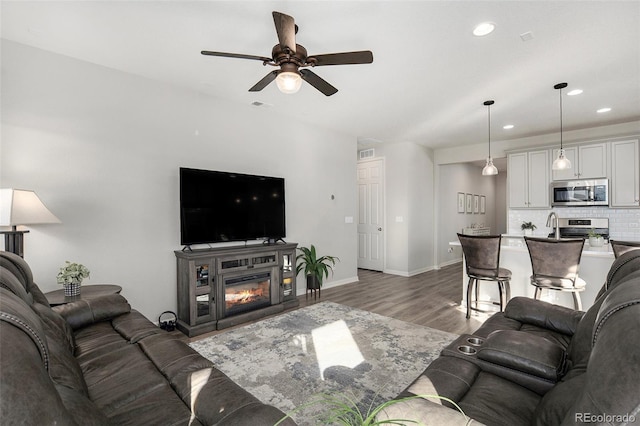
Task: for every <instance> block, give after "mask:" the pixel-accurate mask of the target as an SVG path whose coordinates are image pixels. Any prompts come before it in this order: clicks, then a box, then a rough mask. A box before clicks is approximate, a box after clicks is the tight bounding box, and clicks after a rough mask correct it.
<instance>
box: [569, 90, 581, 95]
mask: <svg viewBox="0 0 640 426" xmlns="http://www.w3.org/2000/svg"><path fill="white" fill-rule="evenodd" d="M580 93H582V89H573V90H571V91H569V92H567V95H569V96H575V95H579V94H580Z"/></svg>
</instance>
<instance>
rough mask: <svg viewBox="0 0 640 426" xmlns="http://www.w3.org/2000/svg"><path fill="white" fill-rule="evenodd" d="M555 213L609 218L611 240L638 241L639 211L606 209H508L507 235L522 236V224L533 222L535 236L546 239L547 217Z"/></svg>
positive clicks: (547, 232) (639, 236)
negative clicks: (535, 227)
mask: <svg viewBox="0 0 640 426" xmlns="http://www.w3.org/2000/svg"><path fill="white" fill-rule="evenodd" d="M552 210H553V211H555V212H556V214H557V215H558V217H562V218H565V217H570V218H576V217H586V218H599V217H606V218H609V234H610V237H611V239H614V240H623V241H640V209H610V208H606V207H556V208H553V209H548V210H544V209H543V210H520V209H518V210H512V209H509V218H508V225H507V233H508V234H513V235H520V234H522V230H521V229H520V225H521V224H522V222H533V223H534V224H535V225H536V226H537V227H538V228H537V229H536V230H535V231H534V232H533V235H535V236H544V237H546V236H547V235H549V233H550V232H551V231H552V229H551V228H547V226H546V224H547V216H549V213H550V212H551V211H552Z"/></svg>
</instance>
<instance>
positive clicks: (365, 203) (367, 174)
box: [358, 158, 384, 271]
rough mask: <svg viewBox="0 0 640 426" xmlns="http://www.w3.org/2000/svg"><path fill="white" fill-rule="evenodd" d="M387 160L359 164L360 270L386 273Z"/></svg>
mask: <svg viewBox="0 0 640 426" xmlns="http://www.w3.org/2000/svg"><path fill="white" fill-rule="evenodd" d="M383 226H384V160H383V159H380V158H379V159H373V160H365V161H359V162H358V268H364V269H372V270H374V271H382V270H383V269H384V227H383Z"/></svg>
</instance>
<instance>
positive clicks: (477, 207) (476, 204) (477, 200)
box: [473, 195, 480, 214]
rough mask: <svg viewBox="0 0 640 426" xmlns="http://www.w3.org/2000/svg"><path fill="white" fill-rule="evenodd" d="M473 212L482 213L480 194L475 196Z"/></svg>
mask: <svg viewBox="0 0 640 426" xmlns="http://www.w3.org/2000/svg"><path fill="white" fill-rule="evenodd" d="M473 213H475V214H477V213H480V196H479V195H474V196H473Z"/></svg>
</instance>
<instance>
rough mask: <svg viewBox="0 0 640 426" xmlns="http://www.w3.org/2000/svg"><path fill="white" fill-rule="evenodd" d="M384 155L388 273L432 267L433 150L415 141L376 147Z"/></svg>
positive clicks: (417, 270)
mask: <svg viewBox="0 0 640 426" xmlns="http://www.w3.org/2000/svg"><path fill="white" fill-rule="evenodd" d="M375 153H376V157H384V158H385V198H386V199H385V203H386V211H385V218H386V232H385V239H386V251H385V256H386V259H385V272H388V273H392V274H397V275H403V276H411V275H415V274H418V273H420V272H424V271H427V270H430V269H433V267H434V263H433V243H432V241H433V238H432V236H433V229H434V210H433V198H434V191H433V184H434V183H433V152H432V151H431V150H430V149H427V148H425V147H424V146H422V145H419V144H415V143H412V142H402V143H394V144H386V145H384V146H380V147H376V151H375Z"/></svg>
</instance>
